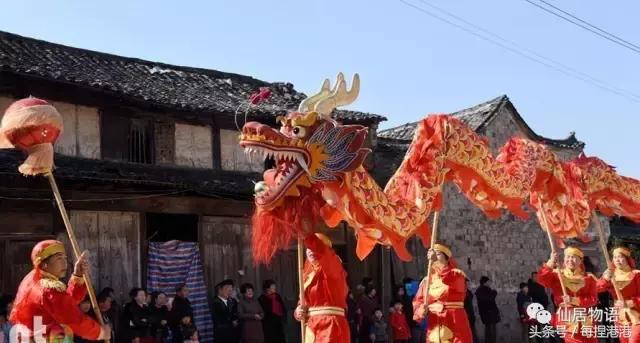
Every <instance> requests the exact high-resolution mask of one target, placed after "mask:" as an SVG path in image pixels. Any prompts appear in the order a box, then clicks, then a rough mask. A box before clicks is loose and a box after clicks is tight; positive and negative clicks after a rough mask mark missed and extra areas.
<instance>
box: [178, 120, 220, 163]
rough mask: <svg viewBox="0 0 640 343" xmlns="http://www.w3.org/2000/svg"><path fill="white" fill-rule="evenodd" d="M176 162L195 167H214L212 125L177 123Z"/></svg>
mask: <svg viewBox="0 0 640 343" xmlns="http://www.w3.org/2000/svg"><path fill="white" fill-rule="evenodd" d="M175 144H176V147H175V163H176V165H178V166H184V167H193V168H213V162H212V160H213V154H212V152H211V127H210V126H199V125H189V124H181V123H176V126H175Z"/></svg>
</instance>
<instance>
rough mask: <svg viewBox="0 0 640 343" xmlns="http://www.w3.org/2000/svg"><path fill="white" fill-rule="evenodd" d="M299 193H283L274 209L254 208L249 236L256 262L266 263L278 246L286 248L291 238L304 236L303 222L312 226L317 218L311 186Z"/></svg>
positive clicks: (318, 200) (317, 199) (316, 202)
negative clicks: (287, 194) (291, 195)
mask: <svg viewBox="0 0 640 343" xmlns="http://www.w3.org/2000/svg"><path fill="white" fill-rule="evenodd" d="M301 193H302V194H301V195H300V197H285V198H284V200H283V202H282V204H281V205H279V206H277V207H274V208H273V209H264V208H260V207H258V208H256V211H255V213H254V214H253V218H252V228H253V230H252V237H251V248H252V249H251V250H252V253H253V259H254V261H255V263H256V264H259V263H262V264H269V262H270V261H271V260H272V258H273V257H274V256H275V254H276V252H278V250H286V249H288V248H289V247H290V245H291V241H292V240H294V239H297V238H298V237H302V236H304V234H305V230H304V229H303V228H304V225H307V226H308V227H309V228H315V227H316V225H317V224H318V222H319V221H320V215H319V213H320V208H321V207H322V201H321V198H320V197H319V195H318V194H316V193H314V192H312V191H310V190H305V191H303V192H301Z"/></svg>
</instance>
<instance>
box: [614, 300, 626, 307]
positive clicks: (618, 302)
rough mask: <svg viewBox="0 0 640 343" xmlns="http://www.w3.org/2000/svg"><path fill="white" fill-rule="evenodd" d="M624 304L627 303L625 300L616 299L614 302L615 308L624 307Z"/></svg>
mask: <svg viewBox="0 0 640 343" xmlns="http://www.w3.org/2000/svg"><path fill="white" fill-rule="evenodd" d="M624 305H625V303H624V300H616V301H614V303H613V306H614V307H615V308H617V309H622V308H624Z"/></svg>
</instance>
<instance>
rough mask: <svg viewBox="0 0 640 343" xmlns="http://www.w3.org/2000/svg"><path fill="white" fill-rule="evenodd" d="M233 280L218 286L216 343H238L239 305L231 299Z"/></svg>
mask: <svg viewBox="0 0 640 343" xmlns="http://www.w3.org/2000/svg"><path fill="white" fill-rule="evenodd" d="M232 292H233V280H230V279H227V280H224V281H222V282H220V283H219V284H217V285H216V294H217V295H216V297H215V298H214V299H213V306H212V308H213V335H214V336H213V337H214V340H215V342H224V343H236V342H238V325H239V324H240V322H239V320H238V303H237V302H236V300H235V299H234V298H232V297H231V293H232Z"/></svg>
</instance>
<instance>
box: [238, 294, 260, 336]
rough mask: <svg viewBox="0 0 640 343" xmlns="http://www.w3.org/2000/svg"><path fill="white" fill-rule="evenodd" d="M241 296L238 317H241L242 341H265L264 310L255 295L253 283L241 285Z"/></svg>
mask: <svg viewBox="0 0 640 343" xmlns="http://www.w3.org/2000/svg"><path fill="white" fill-rule="evenodd" d="M240 294H241V298H240V301H239V302H238V318H240V339H241V340H242V343H264V333H263V329H262V319H263V318H264V310H263V309H262V306H260V303H259V302H258V300H257V299H256V298H255V297H254V293H253V285H252V284H249V283H245V284H244V285H242V286H240Z"/></svg>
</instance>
